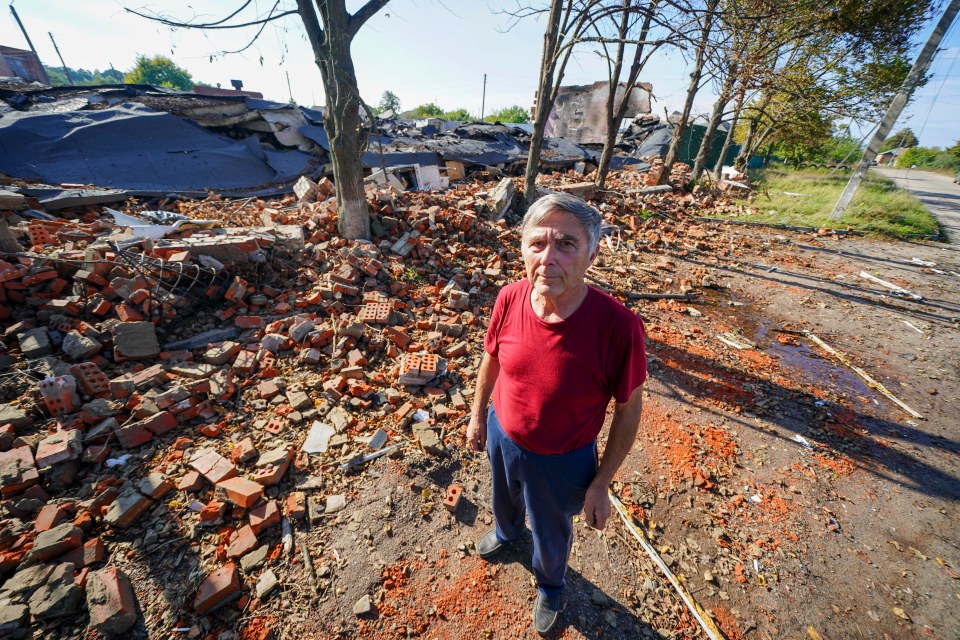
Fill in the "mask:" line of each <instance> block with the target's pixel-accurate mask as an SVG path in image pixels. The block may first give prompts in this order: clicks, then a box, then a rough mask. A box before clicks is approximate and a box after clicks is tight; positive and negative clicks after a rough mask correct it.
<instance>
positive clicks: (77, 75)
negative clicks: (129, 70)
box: [43, 65, 123, 87]
mask: <svg viewBox="0 0 960 640" xmlns="http://www.w3.org/2000/svg"><path fill="white" fill-rule="evenodd" d="M43 68H44V70H45V71H46V72H47V76H48V77H49V78H50V84H52V85H53V86H55V87H60V86H65V85H69V84H71V82H70V78H73V83H72V84H74V85H80V86H88V85H101V84H121V83H122V82H123V73H122V72H120V71H117V70H116V69H104V70H103V71H100V70H99V69H94V70H93V71H87V70H86V69H74V68H72V67H48V66H47V65H43Z"/></svg>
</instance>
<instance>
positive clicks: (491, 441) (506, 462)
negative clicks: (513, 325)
mask: <svg viewBox="0 0 960 640" xmlns="http://www.w3.org/2000/svg"><path fill="white" fill-rule="evenodd" d="M487 455H488V456H489V458H490V468H491V472H492V475H493V516H494V518H495V519H496V525H497V529H496V531H497V539H498V540H500V542H512V541H514V540H517V539H519V538H521V537H522V536H523V532H524V517H525V516H529V517H530V530H531V531H532V532H533V563H532V564H533V575H534V578H536V581H537V588H538V589H539V591H540V593H541V594H542V595H543V596H544V598H546V599H547V601H548V602H549V603H550V605H551V606H552V607H554V608H559V606H560V595H561V594H562V593H563V587H564V584H565V580H564V576H565V575H566V573H567V559H568V558H569V557H570V548H571V546H572V545H573V516H575V515H577V514H578V513H580V511H582V510H583V499H584V495H585V494H586V491H587V488H588V487H589V486H590V483H591V482H592V481H593V478H594V476H595V475H596V473H597V443H596V442H595V441H594V442H592V443H590V444H589V445H587V446H585V447H581V448H580V449H576V450H575V451H571V452H570V453H565V454H562V455H544V454H539V453H534V452H532V451H527V450H526V449H524V448H522V447H520V446H519V445H517V444H516V443H515V442H514V441H513V440H511V439H510V437H509V436H507V434H506V433H504V431H503V427H502V426H501V425H500V421H499V420H498V419H497V414H496V411H494V408H493V403H491V404H490V409H489V410H488V411H487Z"/></svg>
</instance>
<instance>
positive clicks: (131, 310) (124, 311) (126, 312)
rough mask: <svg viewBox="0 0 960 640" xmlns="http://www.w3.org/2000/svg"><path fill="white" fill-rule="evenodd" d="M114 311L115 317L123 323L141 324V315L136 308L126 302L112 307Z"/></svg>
mask: <svg viewBox="0 0 960 640" xmlns="http://www.w3.org/2000/svg"><path fill="white" fill-rule="evenodd" d="M114 311H116V312H117V317H118V318H120V320H121V321H123V322H141V321H142V320H143V314H142V313H140V311H139V310H138V309H137V308H136V307H134V306H133V305H129V304H127V303H126V302H121V303H120V304H118V305H117V306H116V307H114Z"/></svg>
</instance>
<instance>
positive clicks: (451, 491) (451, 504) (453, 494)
mask: <svg viewBox="0 0 960 640" xmlns="http://www.w3.org/2000/svg"><path fill="white" fill-rule="evenodd" d="M462 496H463V488H461V487H460V486H459V485H456V484H452V485H450V486H449V487H448V488H447V495H446V497H444V499H443V506H444V508H446V510H447V511H449V512H450V513H453V512H454V511H456V510H457V505H458V504H460V498H461V497H462Z"/></svg>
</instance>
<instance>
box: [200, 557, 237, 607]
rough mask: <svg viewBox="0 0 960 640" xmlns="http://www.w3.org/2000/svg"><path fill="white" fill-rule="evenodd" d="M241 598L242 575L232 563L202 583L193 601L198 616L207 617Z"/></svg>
mask: <svg viewBox="0 0 960 640" xmlns="http://www.w3.org/2000/svg"><path fill="white" fill-rule="evenodd" d="M239 596H240V574H239V572H238V571H237V565H236V564H234V563H232V562H230V563H227V564H226V565H224V566H223V567H221V568H219V569H217V570H216V571H214V572H213V573H211V574H210V575H208V576H207V577H206V579H204V581H203V582H202V583H200V587H199V588H198V589H197V595H196V596H195V597H194V599H193V609H194V611H196V612H197V615H201V616H203V615H207V614H208V613H210V612H212V611H215V610H217V609H219V608H220V607H222V606H223V605H225V604H227V603H228V602H230V601H231V600H233V599H235V598H238V597H239Z"/></svg>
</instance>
